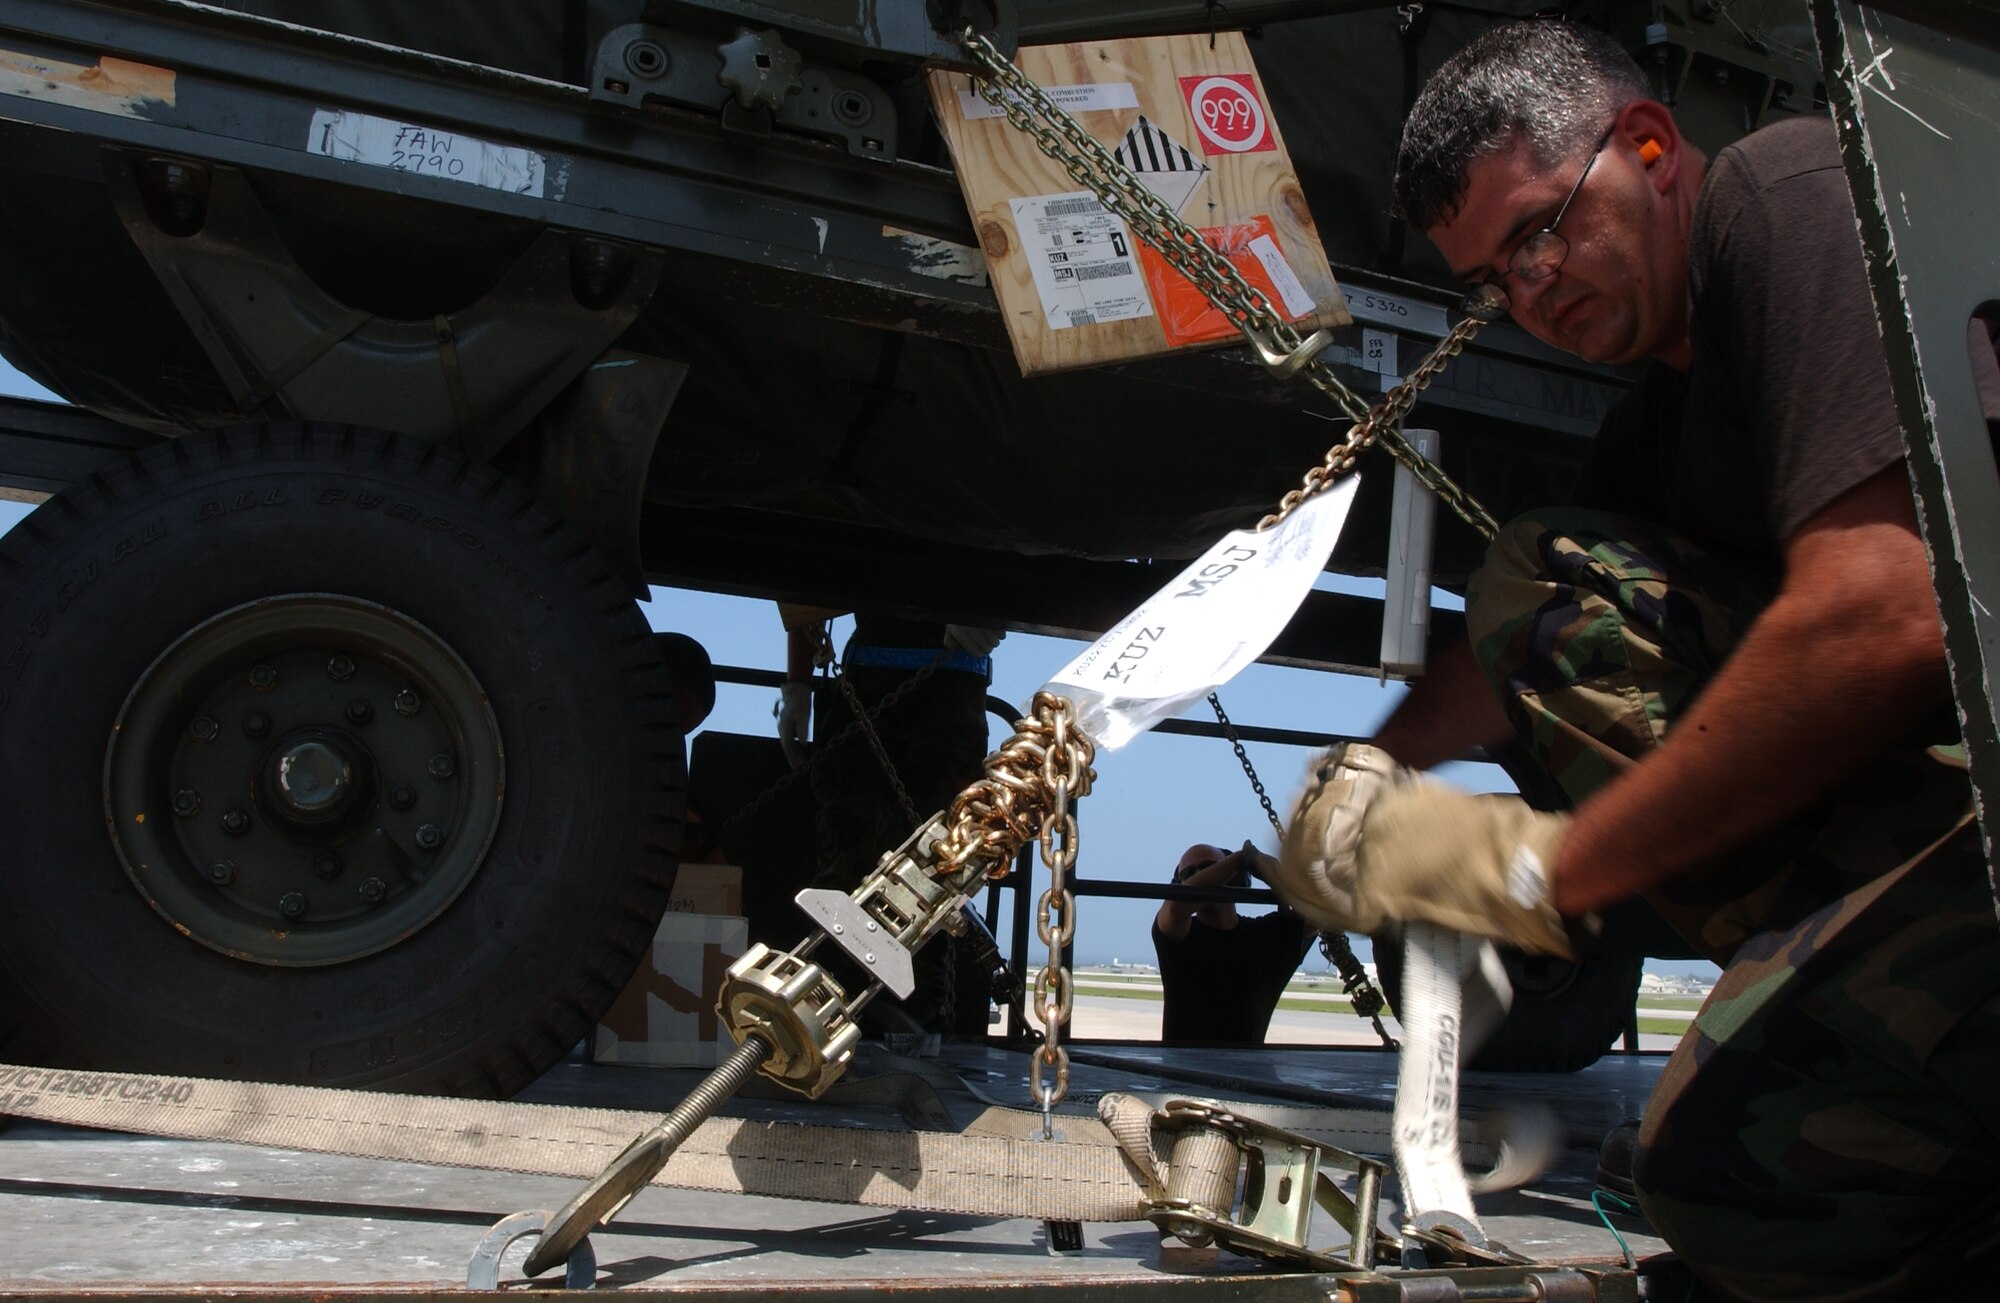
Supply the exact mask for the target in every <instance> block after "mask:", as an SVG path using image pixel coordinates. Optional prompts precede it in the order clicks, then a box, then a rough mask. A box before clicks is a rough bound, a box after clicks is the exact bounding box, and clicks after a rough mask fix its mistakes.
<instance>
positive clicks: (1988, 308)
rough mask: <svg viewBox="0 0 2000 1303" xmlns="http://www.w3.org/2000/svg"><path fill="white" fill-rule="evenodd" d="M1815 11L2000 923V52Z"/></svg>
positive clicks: (1932, 17)
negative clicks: (1988, 384)
mask: <svg viewBox="0 0 2000 1303" xmlns="http://www.w3.org/2000/svg"><path fill="white" fill-rule="evenodd" d="M1812 9H1813V22H1814V27H1815V30H1816V34H1817V36H1818V38H1819V45H1820V57H1821V60H1822V62H1823V64H1824V68H1825V74H1826V84H1827V89H1828V95H1829V98H1830V99H1831V101H1832V104H1833V109H1834V120H1835V121H1836V122H1837V123H1838V124H1839V127H1840V140H1841V152H1842V155H1843V156H1844V158H1845V161H1846V164H1847V176H1848V184H1849V188H1850V189H1851V190H1852V191H1853V194H1854V209H1855V213H1856V215H1857V216H1858V218H1859V226H1860V231H1861V243H1862V250H1863V253H1864V254H1865V256H1866V258H1867V261H1868V273H1869V283H1870V288H1871V289H1872V290H1873V292H1874V296H1875V316H1876V320H1877V321H1878V322H1879V323H1880V325H1881V329H1882V338H1883V342H1884V344H1885V346H1886V348H1887V350H1888V357H1889V379H1890V383H1891V385H1892V387H1893V388H1894V389H1895V394H1896V406H1897V410H1898V412H1899V414H1900V415H1901V417H1902V425H1903V439H1904V444H1905V448H1906V451H1907V454H1908V461H1909V469H1910V480H1911V484H1912V487H1913V488H1914V489H1915V492H1916V496H1917V518H1918V522H1919V524H1920V525H1921V527H1922V529H1923V535H1924V545H1925V547H1926V548H1927V549H1928V550H1929V553H1930V559H1931V582H1932V585H1933V586H1934V587H1935V589H1936V590H1937V599H1938V613H1939V615H1940V616H1941V617H1942V618H1943V620H1944V634H1945V651H1946V655H1947V656H1948V657H1949V659H1950V662H1951V677H1952V689H1953V691H1954V693H1955V694H1956V695H1957V699H1958V713H1959V720H1960V726H1961V727H1962V728H1963V730H1964V737H1965V743H1966V749H1967V752H1968V754H1969V755H1970V758H1971V762H1972V782H1973V791H1974V793H1975V795H1976V798H1977V800H1978V803H1979V810H1980V824H1981V828H1982V831H1983V833H1984V835H1985V840H1986V863H1987V871H1988V873H1989V875H1992V876H1993V880H1994V888H1995V897H1996V909H2000V873H1996V871H1995V868H1994V853H1993V852H1994V840H1995V834H1996V820H2000V701H1996V697H1995V693H1994V685H1993V676H1994V668H1995V666H1996V665H2000V473H1996V470H1995V464H1994V444H1993V439H1994V434H1993V431H1992V430H1991V429H1990V428H1989V426H1988V424H1987V422H1986V421H1985V419H1984V418H1983V415H1982V412H1981V410H1980V404H1979V395H1978V392H1977V389H1976V387H1975V385H1974V382H1973V376H1972V368H1971V364H1970V353H1969V351H1968V350H1969V342H1968V339H1967V326H1968V324H1969V322H1970V320H1971V318H1972V317H1973V315H1974V314H1975V313H1983V314H1990V313H1995V312H2000V248H1996V246H1995V243H1994V240H1993V231H1992V227H1993V221H1992V217H1993V211H1994V207H1995V203H1996V201H2000V186H1996V184H1995V182H1994V180H1993V175H1992V168H1991V166H1990V165H1989V163H1990V160H1991V158H1992V153H1993V147H1994V145H1995V143H1996V141H2000V131H1996V129H1995V125H1994V124H1995V123H1996V121H2000V38H1996V36H1995V35H1994V31H1993V27H1992V16H1991V13H1990V6H1985V5H1979V4H1971V3H1954V4H1926V5H1922V6H1918V5H1914V4H1894V5H1884V6H1879V7H1877V6H1864V5H1858V4H1855V3H1853V2H1852V0H1813V5H1812ZM1884 10H1898V11H1900V10H1909V11H1910V16H1909V17H1905V16H1903V15H1902V14H1901V13H1899V12H1884ZM1976 10H1984V11H1988V12H1986V13H1985V14H1984V16H1982V15H1981V14H1980V13H1978V12H1975V11H1976ZM1981 33H1983V35H1979V34H1981ZM1975 38H1976V39H1975ZM1864 91H1867V92H1871V93H1867V94H1864Z"/></svg>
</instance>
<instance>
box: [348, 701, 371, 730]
mask: <svg viewBox="0 0 2000 1303" xmlns="http://www.w3.org/2000/svg"><path fill="white" fill-rule="evenodd" d="M373 718H375V707H373V706H371V705H369V704H368V703H367V702H366V701H364V700H363V699H362V698H360V697H356V698H355V699H354V700H352V701H350V702H348V703H347V722H348V723H350V724H366V723H367V722H368V721H369V720H371V719H373Z"/></svg>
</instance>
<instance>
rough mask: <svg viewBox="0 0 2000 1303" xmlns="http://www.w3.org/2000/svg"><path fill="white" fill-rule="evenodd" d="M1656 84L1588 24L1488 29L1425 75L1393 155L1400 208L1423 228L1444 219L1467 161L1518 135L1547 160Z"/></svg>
mask: <svg viewBox="0 0 2000 1303" xmlns="http://www.w3.org/2000/svg"><path fill="white" fill-rule="evenodd" d="M1652 93H1653V89H1652V86H1651V85H1650V84H1649V83H1648V82H1647V80H1646V74H1645V73H1643V72H1641V71H1639V65H1638V64H1636V63H1634V62H1633V61H1632V56H1631V55H1629V54H1627V53H1626V52H1625V50H1624V47H1622V46H1620V45H1619V44H1618V43H1617V42H1616V41H1614V40H1612V39H1611V38H1610V37H1609V36H1606V35H1605V34H1604V33H1603V32H1600V31H1598V30H1597V29H1595V28H1592V27H1584V26H1581V25H1579V24H1576V23H1569V22H1559V21H1553V20H1549V19H1533V18H1531V19H1525V20H1522V21H1519V22H1510V23H1502V24H1500V25H1498V26H1496V27H1491V28H1488V29H1487V30H1486V31H1485V32H1483V33H1481V34H1480V36H1479V37H1478V39H1476V40H1474V41H1473V42H1472V43H1471V44H1470V45H1468V46H1466V47H1465V48H1464V49H1462V50H1460V51H1459V52H1458V53H1457V54H1454V55H1453V56H1452V57H1451V58H1450V59H1448V60H1446V61H1445V64H1444V66H1443V67H1441V68H1439V69H1438V70H1437V71H1436V72H1435V73H1433V74H1431V79H1430V80H1429V81H1428V82H1426V83H1424V89H1423V93H1422V94H1420V95H1418V96H1417V102H1416V103H1415V104H1414V105H1413V106H1411V109H1410V117H1409V120H1408V121H1407V122H1405V123H1404V124H1403V143H1402V147H1401V149H1399V150H1398V151H1397V155H1396V207H1397V209H1398V210H1399V211H1400V212H1401V213H1402V215H1403V216H1404V217H1405V218H1407V219H1408V220H1409V221H1410V222H1411V223H1412V224H1413V225H1415V226H1417V227H1418V228H1419V229H1425V230H1427V229H1429V228H1430V227H1433V226H1436V225H1437V224H1439V223H1440V222H1443V221H1446V220H1448V219H1450V218H1451V217H1452V216H1453V214H1455V213H1456V212H1457V211H1458V206H1459V204H1460V203H1462V202H1463V201H1464V199H1465V174H1466V169H1468V168H1469V167H1471V166H1472V164H1473V163H1474V162H1475V161H1477V160H1479V159H1481V158H1485V157H1487V156H1488V155H1492V154H1498V153H1500V152H1501V151H1502V150H1505V149H1506V148H1508V147H1509V146H1510V145H1511V144H1512V143H1513V142H1514V141H1515V140H1516V139H1519V140H1524V141H1526V142H1527V144H1528V148H1529V149H1530V150H1531V151H1532V152H1533V155H1534V159H1535V161H1536V163H1538V164H1540V165H1541V166H1543V167H1553V166H1554V165H1555V164H1557V163H1559V162H1561V161H1562V160H1563V159H1565V158H1567V157H1569V156H1570V155H1572V154H1575V153H1577V152H1579V151H1581V150H1584V149H1587V148H1588V147H1589V145H1590V142H1591V141H1592V140H1593V139H1595V138H1596V136H1597V134H1598V133H1599V132H1601V131H1603V130H1604V128H1605V127H1606V126H1608V125H1609V124H1610V121H1611V118H1612V116H1613V115H1614V114H1616V113H1617V112H1618V110H1620V109H1622V108H1624V107H1625V106H1626V105H1627V104H1630V103H1631V102H1632V101H1633V100H1639V99H1646V98H1649V97H1650V96H1651V95H1652Z"/></svg>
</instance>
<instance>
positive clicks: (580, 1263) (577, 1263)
mask: <svg viewBox="0 0 2000 1303" xmlns="http://www.w3.org/2000/svg"><path fill="white" fill-rule="evenodd" d="M551 1216H553V1214H552V1213H549V1212H547V1211H536V1212H523V1213H514V1214H513V1215H511V1216H508V1217H502V1218H501V1219H500V1220H499V1221H497V1222H495V1223H493V1225H492V1226H491V1227H490V1228H489V1229H488V1230H487V1232H486V1234H485V1235H483V1236H481V1237H480V1240H479V1247H478V1248H476V1249H474V1250H473V1251H472V1262H471V1265H469V1266H468V1267H467V1268H466V1269H465V1287H466V1288H467V1289H499V1288H500V1259H501V1257H502V1256H504V1255H505V1254H506V1252H507V1250H508V1248H509V1247H510V1246H512V1245H513V1243H514V1241H516V1240H522V1239H526V1238H527V1237H528V1236H530V1235H533V1236H536V1237H538V1238H539V1237H540V1236H541V1234H542V1232H543V1231H544V1230H546V1229H548V1224H549V1218H550V1217H551ZM596 1285H597V1250H595V1249H593V1248H591V1247H590V1237H589V1236H585V1237H584V1238H582V1239H580V1240H578V1241H577V1242H576V1247H575V1248H573V1249H571V1250H570V1251H569V1257H568V1258H567V1259H566V1260H565V1261H564V1264H563V1283H562V1287H563V1288H564V1289H592V1288H595V1287H596Z"/></svg>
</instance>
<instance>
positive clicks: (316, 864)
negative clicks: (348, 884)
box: [313, 851, 343, 880]
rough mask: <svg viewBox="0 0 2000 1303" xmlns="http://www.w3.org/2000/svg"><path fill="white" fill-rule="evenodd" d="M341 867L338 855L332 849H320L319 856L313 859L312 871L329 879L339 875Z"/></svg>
mask: <svg viewBox="0 0 2000 1303" xmlns="http://www.w3.org/2000/svg"><path fill="white" fill-rule="evenodd" d="M342 867H343V865H342V864H341V862H340V856H338V855H336V854H334V853H333V852H332V851H322V852H321V853H320V857H319V858H318V859H316V860H314V861H313V872H314V873H317V874H319V876H320V877H322V878H327V879H329V880H331V879H333V878H337V877H339V876H340V870H341V869H342Z"/></svg>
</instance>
